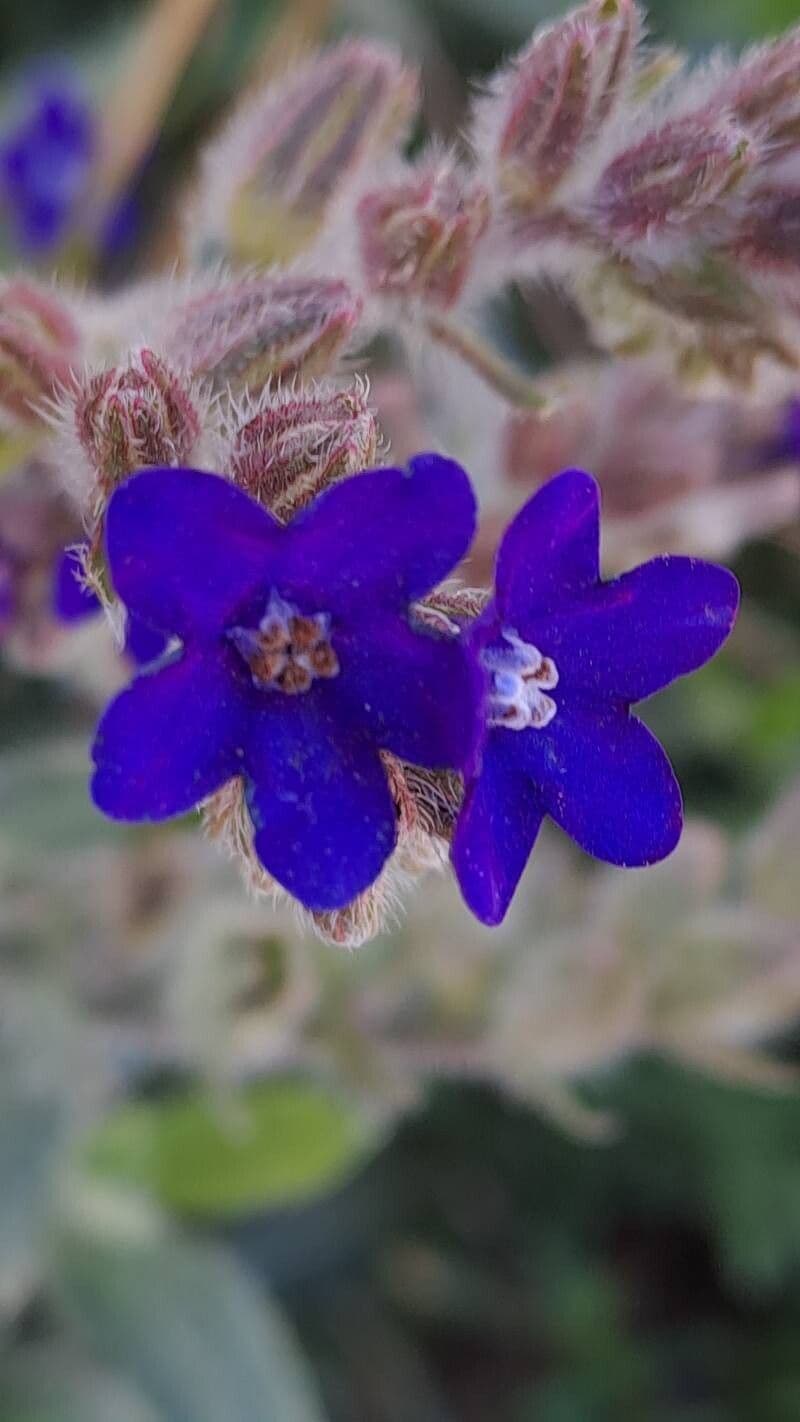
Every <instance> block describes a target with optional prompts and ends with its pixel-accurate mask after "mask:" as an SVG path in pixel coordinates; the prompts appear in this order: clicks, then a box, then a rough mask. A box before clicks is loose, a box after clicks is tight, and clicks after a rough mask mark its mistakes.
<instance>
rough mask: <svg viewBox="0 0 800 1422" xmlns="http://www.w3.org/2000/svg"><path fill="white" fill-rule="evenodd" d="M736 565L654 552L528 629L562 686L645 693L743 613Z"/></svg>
mask: <svg viewBox="0 0 800 1422" xmlns="http://www.w3.org/2000/svg"><path fill="white" fill-rule="evenodd" d="M738 605H739V586H738V583H737V582H736V579H735V577H734V576H733V574H732V573H729V572H728V571H727V569H726V568H719V567H717V566H716V565H715V564H713V563H701V562H699V561H698V560H697V559H696V558H654V559H653V561H652V562H650V563H644V564H642V566H641V567H640V568H634V569H633V571H632V572H630V573H625V574H624V575H623V576H622V577H621V578H616V579H615V580H614V581H613V582H609V583H599V584H598V585H597V586H596V587H594V588H592V589H591V590H590V591H588V592H587V593H586V594H585V596H584V597H582V598H580V599H579V600H577V601H576V602H574V603H572V602H570V603H569V605H568V606H566V607H565V608H564V609H563V611H560V612H556V613H555V614H553V615H548V616H546V617H543V618H541V619H538V618H536V617H534V618H533V619H532V621H531V622H530V623H529V624H526V626H525V627H524V628H523V629H522V634H523V635H524V636H529V637H530V640H531V641H532V642H534V644H535V645H536V646H537V647H539V648H540V650H541V651H542V652H543V653H544V654H545V655H546V656H548V657H552V658H553V660H554V661H555V664H556V666H557V667H558V672H559V677H560V679H561V684H562V685H563V686H569V687H581V688H584V689H586V690H588V691H601V692H603V693H604V695H606V696H608V697H609V698H611V697H621V698H623V699H624V700H625V701H628V702H631V701H640V700H641V699H642V697H644V696H651V695H652V693H653V692H654V691H658V690H660V688H661V687H663V686H668V685H669V683H670V682H671V681H674V680H675V678H676V677H678V676H684V675H685V674H686V673H687V672H690V671H694V670H695V669H696V668H697V667H701V666H702V665H703V663H704V662H707V661H708V660H709V658H711V657H713V655H714V653H715V652H717V651H718V650H719V648H720V647H721V645H722V643H723V642H724V641H725V639H726V637H727V636H728V635H729V633H730V631H731V628H732V627H733V624H734V622H735V620H736V611H737V608H738Z"/></svg>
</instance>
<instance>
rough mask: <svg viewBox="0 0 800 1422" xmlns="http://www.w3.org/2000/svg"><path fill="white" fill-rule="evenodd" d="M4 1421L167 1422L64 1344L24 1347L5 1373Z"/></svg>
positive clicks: (0, 1383)
mask: <svg viewBox="0 0 800 1422" xmlns="http://www.w3.org/2000/svg"><path fill="white" fill-rule="evenodd" d="M0 1397H2V1399H3V1422H109V1419H113V1422H164V1417H163V1414H160V1415H159V1414H158V1413H156V1412H155V1411H154V1410H153V1408H152V1407H150V1406H149V1405H148V1404H147V1403H146V1402H145V1401H144V1400H143V1399H142V1398H141V1397H140V1396H138V1395H137V1394H136V1393H135V1392H133V1391H132V1390H131V1389H129V1388H128V1387H127V1386H126V1385H124V1384H123V1383H120V1382H119V1380H118V1379H116V1378H114V1377H113V1376H111V1375H109V1374H105V1373H102V1372H99V1371H98V1369H97V1368H96V1367H95V1366H94V1365H93V1364H92V1363H90V1362H89V1360H88V1359H87V1358H85V1357H82V1356H81V1355H80V1353H78V1352H72V1351H69V1352H68V1351H67V1350H66V1349H65V1348H64V1347H62V1346H61V1345H56V1346H52V1345H48V1346H46V1347H40V1346H34V1347H25V1348H23V1349H21V1350H18V1351H17V1352H16V1353H15V1354H12V1355H10V1356H9V1358H8V1361H7V1363H6V1365H5V1366H3V1367H2V1368H0Z"/></svg>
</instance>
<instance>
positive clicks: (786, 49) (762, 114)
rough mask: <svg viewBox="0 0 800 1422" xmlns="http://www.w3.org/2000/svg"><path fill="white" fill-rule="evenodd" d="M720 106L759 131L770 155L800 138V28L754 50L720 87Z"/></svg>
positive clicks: (718, 95)
mask: <svg viewBox="0 0 800 1422" xmlns="http://www.w3.org/2000/svg"><path fill="white" fill-rule="evenodd" d="M714 104H715V106H717V107H720V106H723V105H724V106H725V107H726V108H728V109H729V110H730V112H732V113H733V114H734V115H735V116H736V118H737V119H738V120H739V122H740V123H742V124H745V125H747V126H748V127H750V128H752V129H753V130H754V131H755V132H757V133H758V134H759V136H760V138H761V139H762V141H763V142H764V143H765V144H767V145H768V152H769V156H770V157H772V158H774V157H777V156H781V155H782V154H783V153H784V152H785V150H786V148H787V147H790V146H792V145H793V144H795V143H797V141H798V139H800V28H796V29H793V30H789V32H788V33H787V34H785V35H781V36H780V38H779V39H776V40H774V41H773V42H772V43H771V44H767V45H764V46H762V47H760V48H758V49H755V50H753V51H751V53H750V54H749V56H748V55H746V56H745V58H744V59H743V61H742V63H741V64H739V65H738V66H737V67H736V69H734V70H733V72H732V73H731V74H730V75H729V76H728V78H727V79H726V80H725V81H724V82H723V83H722V84H721V85H720V86H719V88H718V89H717V91H716V93H715V95H714Z"/></svg>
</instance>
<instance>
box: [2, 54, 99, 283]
mask: <svg viewBox="0 0 800 1422" xmlns="http://www.w3.org/2000/svg"><path fill="white" fill-rule="evenodd" d="M94 129H95V125H94V117H93V114H92V111H91V108H90V107H89V104H88V103H87V101H86V99H85V98H84V97H83V96H82V94H81V93H80V92H79V90H78V89H77V88H76V86H75V85H74V84H73V83H71V82H70V81H69V80H65V79H63V78H59V77H57V76H55V77H54V76H50V77H49V78H47V79H45V80H43V81H42V80H40V81H39V82H38V83H37V84H35V85H33V86H32V88H31V91H30V94H29V95H28V98H27V103H26V105H25V110H24V113H23V115H22V117H21V119H20V121H19V122H18V124H17V126H16V128H14V129H13V130H12V131H11V132H10V133H8V134H6V135H5V136H4V139H3V141H2V143H0V200H2V202H3V205H4V206H5V207H6V209H7V211H8V213H9V215H10V219H11V221H12V223H13V226H14V229H15V237H16V240H17V242H18V243H19V245H20V246H21V247H22V248H23V249H24V250H25V251H27V252H30V253H31V254H33V255H35V254H37V253H41V252H47V251H49V250H51V249H52V248H53V247H55V246H57V245H58V243H59V242H60V241H61V239H62V237H63V236H64V233H65V230H66V229H67V227H68V226H69V224H70V222H71V220H72V219H73V217H74V215H75V211H76V208H77V204H78V203H79V201H80V199H81V197H82V196H83V194H84V192H85V189H86V184H87V181H88V176H89V171H90V166H91V162H92V158H93V155H94V147H95V141H94V140H95V133H94Z"/></svg>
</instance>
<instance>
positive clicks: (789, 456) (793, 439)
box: [759, 399, 800, 468]
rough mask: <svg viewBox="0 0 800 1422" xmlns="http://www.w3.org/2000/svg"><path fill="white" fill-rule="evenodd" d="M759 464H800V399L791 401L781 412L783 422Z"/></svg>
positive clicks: (761, 456)
mask: <svg viewBox="0 0 800 1422" xmlns="http://www.w3.org/2000/svg"><path fill="white" fill-rule="evenodd" d="M759 464H760V465H761V467H762V468H769V466H770V465H773V464H800V399H795V400H789V401H787V403H786V404H785V405H784V406H783V408H782V410H781V421H780V424H779V427H778V429H777V431H776V433H775V435H774V436H773V438H772V439H770V440H767V441H766V442H765V443H764V445H763V447H762V449H761V451H760V458H759Z"/></svg>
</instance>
